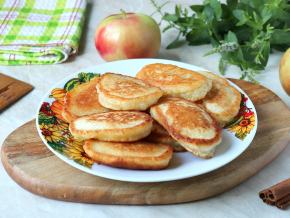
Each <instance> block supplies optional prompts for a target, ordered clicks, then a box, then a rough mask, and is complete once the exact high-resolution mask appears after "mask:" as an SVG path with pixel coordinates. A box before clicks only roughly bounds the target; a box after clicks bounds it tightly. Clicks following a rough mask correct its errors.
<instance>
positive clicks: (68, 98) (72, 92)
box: [62, 77, 110, 123]
mask: <svg viewBox="0 0 290 218" xmlns="http://www.w3.org/2000/svg"><path fill="white" fill-rule="evenodd" d="M96 79H98V81H99V80H100V78H99V77H94V78H93V79H92V80H91V81H93V80H96ZM91 81H89V82H91ZM89 82H86V83H82V84H80V85H79V86H77V87H75V88H74V89H72V90H70V91H68V92H67V93H66V95H65V97H64V106H63V109H62V116H63V118H64V119H65V120H66V121H67V122H68V123H70V122H71V121H72V120H74V119H76V118H78V117H81V116H78V115H75V114H73V113H71V112H70V111H69V110H68V109H67V108H68V106H69V104H70V102H71V97H72V96H73V95H75V93H76V92H78V91H79V89H82V88H83V87H85V86H88V85H90V84H88V83H89ZM108 111H110V109H108ZM103 112H106V111H103Z"/></svg>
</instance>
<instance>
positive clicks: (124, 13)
mask: <svg viewBox="0 0 290 218" xmlns="http://www.w3.org/2000/svg"><path fill="white" fill-rule="evenodd" d="M120 11H121V12H122V14H123V16H124V18H125V19H126V18H127V15H126V12H125V11H124V10H123V9H120Z"/></svg>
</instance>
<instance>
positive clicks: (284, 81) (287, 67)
mask: <svg viewBox="0 0 290 218" xmlns="http://www.w3.org/2000/svg"><path fill="white" fill-rule="evenodd" d="M279 76H280V82H281V85H282V87H283V89H284V90H285V92H286V93H287V94H288V95H289V96H290V48H289V49H288V50H287V51H286V52H285V54H284V55H283V57H282V60H281V63H280V69H279Z"/></svg>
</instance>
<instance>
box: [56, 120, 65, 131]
mask: <svg viewBox="0 0 290 218" xmlns="http://www.w3.org/2000/svg"><path fill="white" fill-rule="evenodd" d="M56 128H57V129H58V130H66V129H68V123H64V122H62V121H60V120H58V119H56Z"/></svg>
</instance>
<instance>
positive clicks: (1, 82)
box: [0, 73, 33, 110]
mask: <svg viewBox="0 0 290 218" xmlns="http://www.w3.org/2000/svg"><path fill="white" fill-rule="evenodd" d="M32 88H33V86H32V85H30V84H28V83H25V82H22V81H20V80H17V79H14V78H12V77H10V76H6V75H4V74H1V73H0V110H1V109H2V108H4V107H6V106H7V105H9V104H11V103H12V102H14V101H15V100H17V99H18V98H20V97H21V96H22V95H24V94H25V93H27V92H28V91H30V90H31V89H32Z"/></svg>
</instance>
